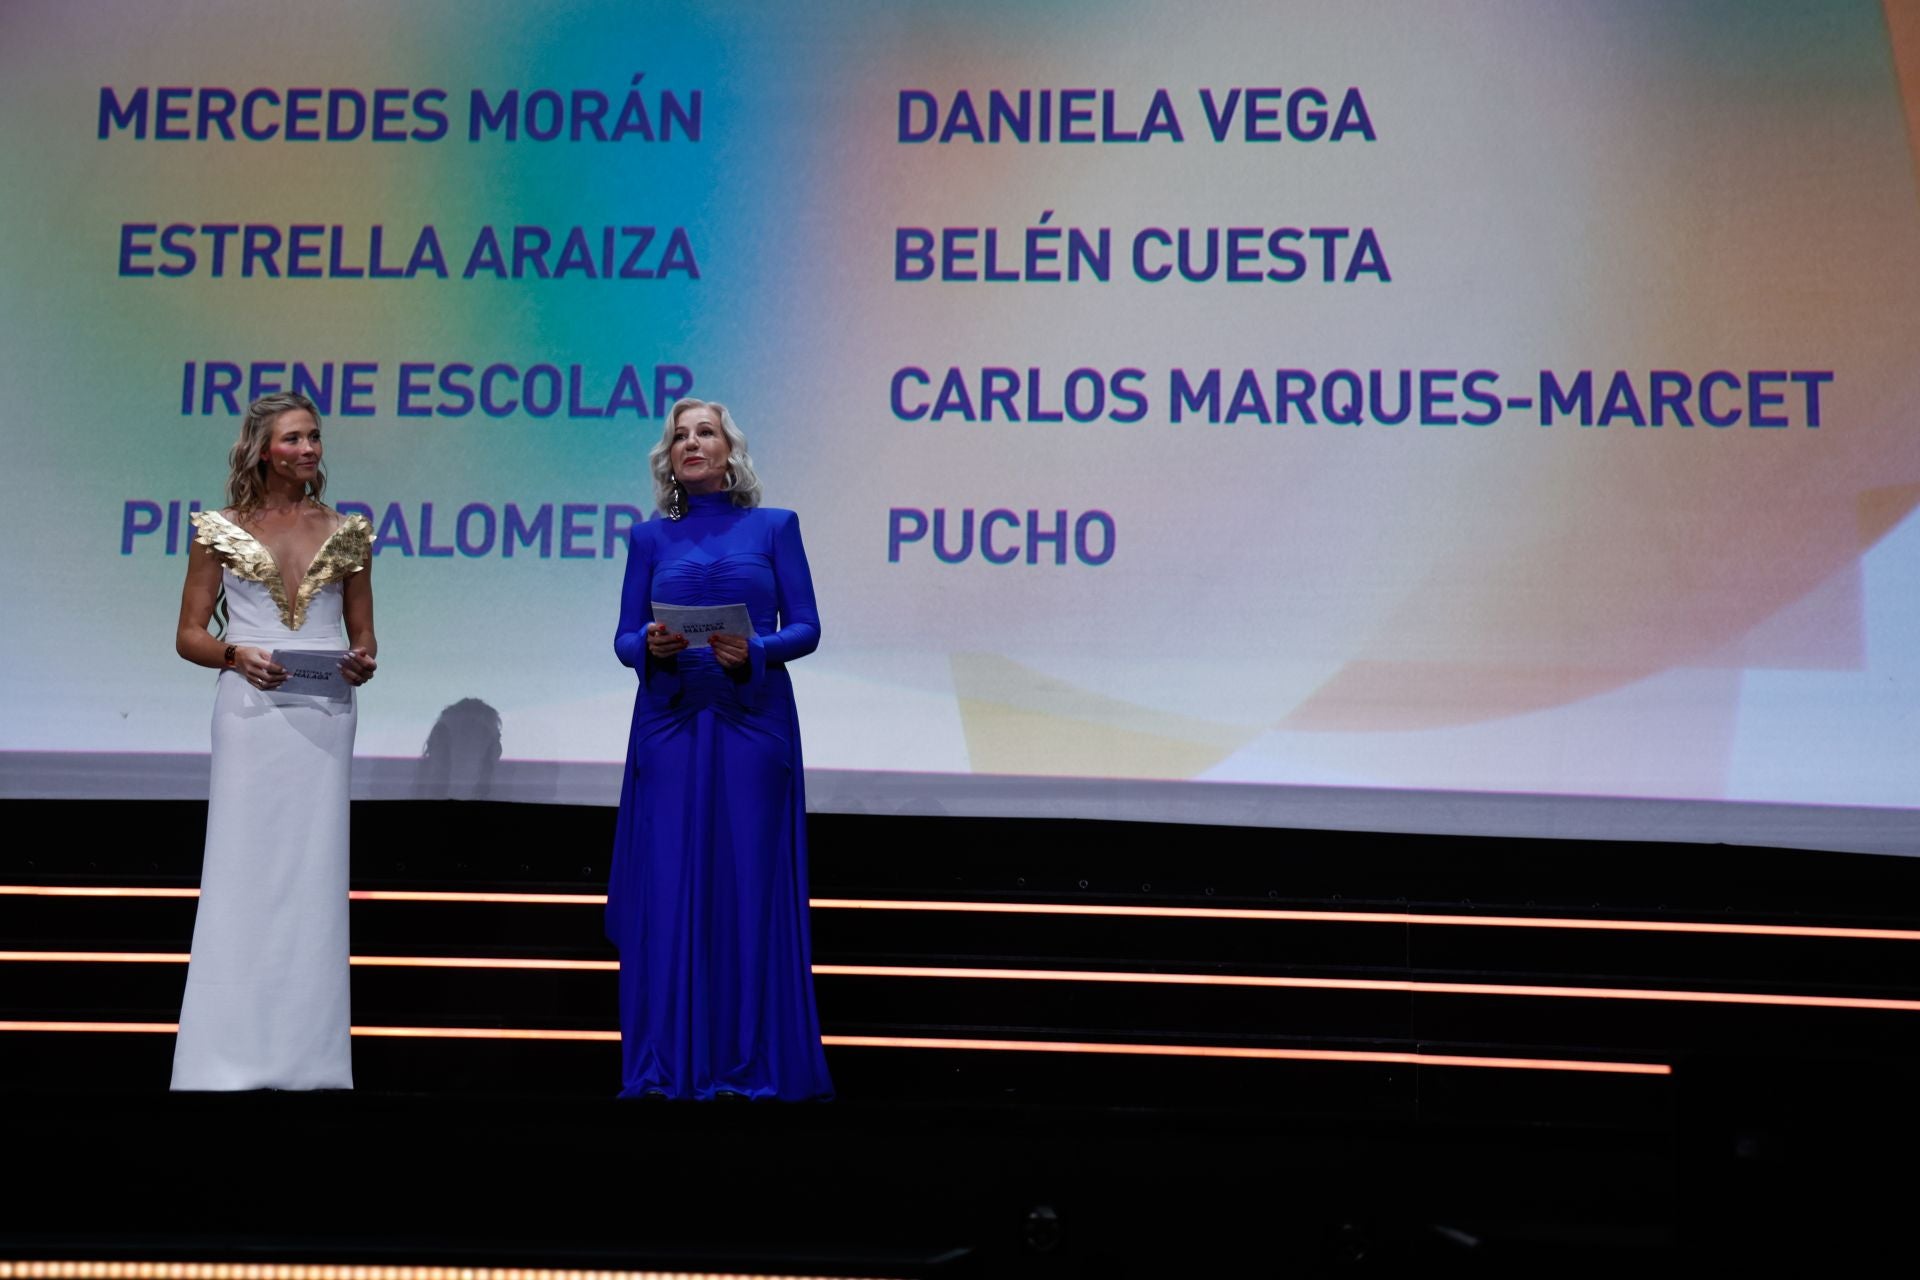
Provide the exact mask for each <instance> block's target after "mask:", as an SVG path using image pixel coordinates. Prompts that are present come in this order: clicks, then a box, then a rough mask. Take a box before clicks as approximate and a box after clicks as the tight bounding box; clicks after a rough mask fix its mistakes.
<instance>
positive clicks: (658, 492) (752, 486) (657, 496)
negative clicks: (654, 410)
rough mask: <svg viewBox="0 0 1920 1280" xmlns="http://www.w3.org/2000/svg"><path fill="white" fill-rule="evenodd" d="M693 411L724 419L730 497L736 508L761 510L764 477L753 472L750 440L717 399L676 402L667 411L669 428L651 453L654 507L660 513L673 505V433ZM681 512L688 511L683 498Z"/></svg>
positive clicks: (722, 432)
mask: <svg viewBox="0 0 1920 1280" xmlns="http://www.w3.org/2000/svg"><path fill="white" fill-rule="evenodd" d="M689 409H711V410H713V416H714V417H716V418H718V419H720V431H721V434H723V435H725V436H726V438H727V489H726V492H727V496H728V497H730V498H732V499H733V505H734V506H736V507H757V506H759V505H760V476H759V474H758V473H756V472H755V471H754V469H753V459H752V457H750V456H749V455H748V453H747V437H746V434H745V433H744V432H742V431H741V430H740V427H739V424H738V423H736V422H734V420H733V415H732V414H730V413H728V412H727V406H725V405H723V404H720V403H718V402H717V401H713V400H695V399H693V398H692V397H691V396H689V397H687V398H686V399H684V400H676V401H674V402H673V408H672V409H669V410H668V411H667V421H666V425H665V426H663V427H662V428H661V429H660V441H659V443H658V444H656V445H654V446H653V448H652V450H651V451H649V452H648V454H647V467H648V469H649V470H651V471H652V472H653V505H654V507H655V509H657V510H659V511H663V512H664V511H667V510H669V509H670V508H671V507H672V506H673V497H674V488H675V486H674V483H673V457H672V453H673V433H674V429H675V428H676V427H678V426H679V425H680V415H681V414H683V413H685V412H687V410H689ZM680 509H681V510H682V511H684V510H686V500H685V499H684V498H683V499H682V500H681V503H680Z"/></svg>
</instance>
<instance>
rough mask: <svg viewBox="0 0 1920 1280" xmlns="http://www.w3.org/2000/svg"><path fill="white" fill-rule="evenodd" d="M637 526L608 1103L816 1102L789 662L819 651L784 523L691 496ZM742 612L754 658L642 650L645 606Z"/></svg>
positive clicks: (624, 645)
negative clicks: (612, 1098)
mask: <svg viewBox="0 0 1920 1280" xmlns="http://www.w3.org/2000/svg"><path fill="white" fill-rule="evenodd" d="M688 507H689V509H688V511H687V513H686V516H685V518H684V519H681V520H668V519H665V518H663V517H658V516H656V517H655V518H654V519H651V520H648V521H646V522H645V523H643V524H640V525H636V526H635V527H634V529H633V533H632V536H631V539H630V544H629V548H628V554H627V573H626V582H625V585H624V586H623V587H622V589H621V594H620V629H619V631H618V632H617V633H616V635H615V636H614V642H613V646H614V651H615V652H616V653H617V654H619V656H620V661H622V662H624V663H626V664H627V665H628V666H630V667H633V668H635V670H636V673H637V674H638V675H639V678H640V688H639V691H638V693H637V695H636V696H635V698H634V702H633V732H632V735H631V737H630V738H629V740H628V746H627V767H626V779H625V782H624V783H623V785H622V787H621V791H620V816H619V821H618V823H617V825H616V827H615V834H614V850H613V872H612V877H611V883H610V884H609V886H608V893H607V936H608V937H609V938H610V939H611V940H612V941H613V944H614V945H615V946H616V947H618V948H619V949H620V1037H621V1046H622V1055H621V1056H622V1088H621V1091H620V1092H621V1096H622V1097H640V1096H642V1095H644V1094H649V1093H653V1092H659V1093H663V1094H666V1095H667V1096H668V1097H673V1098H711V1097H714V1096H715V1095H716V1094H722V1093H736V1094H744V1095H746V1096H748V1097H751V1098H782V1099H786V1100H789V1101H793V1100H799V1099H804V1098H825V1097H830V1096H832V1093H833V1082H832V1080H831V1079H830V1078H829V1077H828V1075H827V1060H826V1055H825V1054H824V1053H823V1052H822V1051H821V1048H820V1017H819V1014H818V1013H817V1012H816V1011H815V1008H814V1002H813V972H812V968H811V958H812V946H811V943H810V941H809V933H808V927H807V825H806V818H807V802H806V791H805V782H804V778H803V775H802V772H801V764H800V723H799V720H798V718H797V716H796V715H795V712H794V705H793V684H792V682H791V681H790V680H789V679H788V677H787V672H786V665H785V664H786V663H788V662H790V661H792V660H793V659H795V658H799V657H802V656H804V655H806V654H809V653H812V652H813V651H814V649H815V648H817V647H818V646H819V644H820V618H819V614H818V613H817V612H816V611H815V609H814V602H813V578H812V575H811V574H810V573H809V572H808V571H807V553H806V551H805V550H804V549H803V548H802V546H801V544H800V521H799V517H797V516H795V515H794V513H793V512H791V511H780V510H776V509H771V508H766V507H758V508H754V509H751V510H749V509H746V508H742V507H737V506H735V505H733V502H732V500H731V499H730V498H729V496H728V495H727V494H724V493H720V494H712V495H699V496H694V497H693V498H692V500H691V502H690V503H689V504H688ZM656 600H657V601H659V602H660V603H662V604H683V605H718V604H735V603H738V602H740V601H745V602H746V605H747V609H748V612H749V613H750V614H751V616H752V618H753V630H754V636H753V639H752V640H751V641H750V642H749V645H748V648H749V651H750V655H751V661H750V662H749V663H748V665H747V666H746V667H743V668H741V669H740V670H738V671H729V670H727V669H726V668H724V667H722V666H721V665H720V664H719V662H718V661H717V660H715V658H714V657H713V654H712V652H711V651H710V650H708V649H707V648H705V647H704V646H702V647H699V648H688V649H685V650H682V651H681V652H680V653H679V654H678V655H677V656H675V657H673V658H669V659H666V660H664V661H662V660H659V659H656V658H653V657H652V656H650V655H649V654H648V652H647V641H646V628H647V624H648V623H649V622H650V621H652V619H653V608H652V604H653V602H654V601H656Z"/></svg>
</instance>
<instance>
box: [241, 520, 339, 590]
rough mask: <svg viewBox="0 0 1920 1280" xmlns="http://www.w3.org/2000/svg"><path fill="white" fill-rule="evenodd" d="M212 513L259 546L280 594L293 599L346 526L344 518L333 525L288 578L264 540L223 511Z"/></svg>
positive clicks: (282, 566)
mask: <svg viewBox="0 0 1920 1280" xmlns="http://www.w3.org/2000/svg"><path fill="white" fill-rule="evenodd" d="M214 514H215V515H218V516H219V517H220V518H221V519H222V520H225V521H226V522H227V523H228V524H230V525H232V526H233V527H234V528H235V529H238V530H239V531H240V532H241V533H242V534H243V535H245V536H246V539H247V541H248V542H251V543H252V544H253V545H254V546H256V547H258V548H260V550H261V551H262V552H264V553H265V554H266V557H267V559H268V560H271V561H272V562H273V572H274V574H275V575H276V576H277V577H278V578H279V579H280V590H281V592H282V594H284V595H285V596H286V597H287V598H288V599H289V600H291V599H294V598H295V597H296V595H297V589H298V588H299V587H304V586H306V585H307V575H309V574H311V573H312V572H313V566H315V565H317V564H319V563H320V562H321V559H322V558H323V557H324V556H325V555H326V554H327V548H328V547H330V546H332V545H333V540H334V539H335V538H337V537H339V536H340V531H341V530H343V529H345V528H346V527H347V521H345V520H342V521H340V523H338V524H336V525H334V526H333V532H332V533H329V534H328V535H327V536H326V537H324V538H322V539H320V545H319V546H317V547H315V548H314V549H313V555H311V556H310V557H308V559H307V567H306V568H305V569H302V570H301V571H300V576H299V578H297V579H291V580H290V579H289V578H288V577H287V569H286V566H285V565H283V564H281V563H280V557H279V556H277V555H275V554H273V548H272V547H270V546H268V545H267V544H266V543H265V542H263V541H261V540H260V539H259V538H258V537H255V536H254V533H253V530H251V529H249V528H247V527H246V526H245V525H243V524H241V523H240V522H239V521H238V520H235V519H234V518H233V517H231V516H229V515H227V514H226V513H225V512H215V513H214Z"/></svg>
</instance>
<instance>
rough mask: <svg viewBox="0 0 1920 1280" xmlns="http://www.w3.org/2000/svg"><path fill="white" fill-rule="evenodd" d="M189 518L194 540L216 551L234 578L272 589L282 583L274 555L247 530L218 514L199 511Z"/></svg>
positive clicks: (216, 512)
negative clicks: (257, 583)
mask: <svg viewBox="0 0 1920 1280" xmlns="http://www.w3.org/2000/svg"><path fill="white" fill-rule="evenodd" d="M187 518H188V519H189V520H190V521H192V523H193V530H194V532H193V540H194V541H195V542H197V543H199V544H200V545H201V546H203V547H210V548H212V550H213V552H214V554H215V555H217V556H219V557H220V559H221V560H223V561H225V562H226V566H227V568H229V569H231V570H232V571H233V576H234V577H236V578H245V579H246V580H247V581H248V582H259V583H264V584H265V585H266V586H268V587H273V586H275V585H277V584H278V583H279V581H280V567H279V566H278V565H276V564H274V562H273V556H272V554H271V553H270V552H268V550H267V549H266V548H265V547H263V546H261V545H260V542H259V540H258V539H257V538H255V537H254V536H253V535H252V534H250V533H248V532H247V531H246V530H245V529H242V528H241V527H240V526H239V525H237V524H235V523H234V522H233V521H231V520H229V519H227V518H226V517H225V516H223V515H221V514H220V513H219V512H218V511H196V512H194V513H193V514H192V515H191V516H189V517H187Z"/></svg>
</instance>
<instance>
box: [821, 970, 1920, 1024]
mask: <svg viewBox="0 0 1920 1280" xmlns="http://www.w3.org/2000/svg"><path fill="white" fill-rule="evenodd" d="M813 971H814V973H816V974H824V975H831V976H836V977H854V978H999V979H1007V980H1012V981H1016V982H1117V983H1133V984H1137V985H1145V986H1177V987H1286V988H1295V989H1302V990H1311V991H1388V992H1399V993H1401V994H1406V995H1448V996H1558V997H1560V998H1562V999H1571V1000H1661V1001H1672V1002H1674V1003H1679V1004H1758V1005H1789V1006H1796V1007H1803V1008H1813V1009H1891V1010H1896V1011H1900V1012H1905V1013H1920V1000H1899V999H1882V998H1879V997H1872V996H1793V995H1766V994H1756V993H1751V992H1745V991H1668V990H1661V989H1659V988H1646V987H1560V986H1528V985H1519V984H1515V983H1505V982H1426V981H1416V980H1413V979H1397V978H1284V977H1262V976H1259V975H1255V974H1234V973H1129V972H1114V971H1106V972H1103V971H1099V970H1090V969H985V968H961V967H953V968H944V967H932V966H923V965H861V964H816V965H814V966H813Z"/></svg>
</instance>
